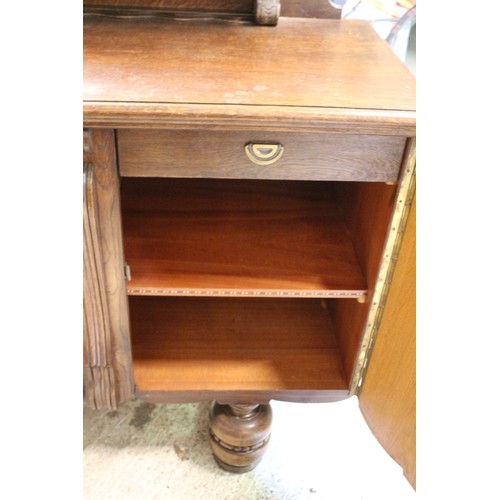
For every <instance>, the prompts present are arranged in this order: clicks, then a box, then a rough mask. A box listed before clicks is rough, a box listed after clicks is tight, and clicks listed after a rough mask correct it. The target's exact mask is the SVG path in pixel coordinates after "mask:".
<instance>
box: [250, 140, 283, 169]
mask: <svg viewBox="0 0 500 500" xmlns="http://www.w3.org/2000/svg"><path fill="white" fill-rule="evenodd" d="M284 150H285V148H284V147H283V146H282V145H281V144H254V143H250V144H247V145H246V146H245V153H246V155H247V156H248V158H249V159H250V161H252V162H253V163H256V164H257V165H271V163H274V162H276V161H278V160H279V159H280V158H281V155H282V154H283V151H284Z"/></svg>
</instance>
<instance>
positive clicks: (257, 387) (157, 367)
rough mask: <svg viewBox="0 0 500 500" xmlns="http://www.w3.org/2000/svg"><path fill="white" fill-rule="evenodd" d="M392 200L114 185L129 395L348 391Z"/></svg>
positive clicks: (129, 182) (307, 185)
mask: <svg viewBox="0 0 500 500" xmlns="http://www.w3.org/2000/svg"><path fill="white" fill-rule="evenodd" d="M394 195H395V186H394V185H388V184H385V183H373V182H372V183H369V182H366V183H364V182H326V181H282V180H280V181H270V180H241V179H239V180H232V179H173V178H138V177H127V178H122V179H121V206H122V217H123V220H122V224H123V240H124V252H125V258H126V261H127V263H128V265H129V266H130V270H131V280H130V281H128V283H127V293H128V296H129V312H130V323H131V336H132V352H133V363H134V376H135V382H136V390H137V392H142V393H155V392H157V393H158V392H162V391H165V392H168V393H170V394H175V393H176V392H177V393H184V394H189V393H191V394H193V393H194V392H196V391H204V392H207V391H208V392H210V391H212V393H217V392H218V391H219V392H221V393H224V392H225V391H257V392H258V391H263V392H266V393H267V394H268V395H269V397H272V396H273V395H274V396H276V395H278V394H281V395H283V393H285V392H287V391H290V394H292V393H293V395H294V396H293V398H292V399H294V400H304V399H307V398H309V399H310V398H311V397H312V395H314V394H315V391H323V400H324V399H325V397H326V399H327V400H328V398H330V399H331V400H335V399H338V398H339V395H341V394H345V395H347V393H348V389H349V384H350V380H351V376H352V374H353V369H354V365H355V360H356V355H357V350H358V347H359V343H360V339H361V335H362V332H363V328H364V323H365V320H366V316H367V312H368V307H369V302H370V296H371V293H372V292H373V288H374V285H375V280H376V276H377V271H378V265H379V262H380V258H381V252H382V248H383V244H384V241H385V237H386V231H387V227H388V224H389V220H390V216H391V213H392V207H393V200H394ZM193 391H194V392H193ZM325 395H326V396H325ZM318 397H319V396H318Z"/></svg>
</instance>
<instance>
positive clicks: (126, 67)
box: [84, 17, 415, 111]
mask: <svg viewBox="0 0 500 500" xmlns="http://www.w3.org/2000/svg"><path fill="white" fill-rule="evenodd" d="M414 94H415V79H414V77H413V76H412V75H411V73H410V72H409V71H408V70H407V69H406V68H405V67H404V66H403V64H402V63H399V61H398V60H396V58H395V57H394V55H393V54H392V52H391V49H390V48H389V47H388V46H387V45H386V44H384V43H383V41H381V40H380V38H379V36H378V35H377V33H376V32H375V31H374V30H373V29H372V28H371V26H370V25H369V24H368V23H367V22H363V21H339V20H324V19H302V18H295V19H292V18H284V19H282V20H281V22H280V24H279V25H278V26H277V27H276V28H273V29H270V28H268V27H260V26H232V25H228V24H220V23H189V22H180V23H179V22H175V21H172V22H169V21H166V20H152V19H147V20H141V19H108V18H102V17H86V18H85V20H84V100H85V101H89V102H94V104H95V103H96V102H103V103H117V102H121V103H131V102H133V103H172V104H175V103H178V104H182V103H184V104H186V103H190V104H194V103H197V104H199V105H202V104H205V105H206V104H210V105H220V104H225V105H228V104H232V105H241V104H244V105H255V106H262V105H272V106H285V107H288V106H299V107H300V106H305V107H327V108H330V107H332V108H358V109H371V110H401V111H405V110H410V111H413V110H414V109H415V95H414Z"/></svg>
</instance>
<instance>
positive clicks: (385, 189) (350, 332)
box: [330, 182, 396, 379]
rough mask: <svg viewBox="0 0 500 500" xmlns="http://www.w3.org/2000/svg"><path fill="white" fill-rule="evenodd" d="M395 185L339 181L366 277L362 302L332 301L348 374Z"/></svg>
mask: <svg viewBox="0 0 500 500" xmlns="http://www.w3.org/2000/svg"><path fill="white" fill-rule="evenodd" d="M395 193H396V186H395V185H394V186H393V185H387V184H383V183H351V182H348V183H342V184H339V193H338V194H339V199H340V201H341V202H342V209H343V212H344V215H345V220H346V224H347V227H348V229H349V231H350V233H351V237H352V241H353V245H354V249H355V252H356V255H357V257H358V262H359V264H360V266H361V271H362V272H363V274H364V276H365V277H366V282H367V286H368V296H367V300H366V302H365V303H363V304H360V303H358V302H356V301H332V302H331V304H330V307H331V310H332V321H333V323H334V327H335V331H336V332H337V336H338V340H339V346H340V348H341V352H342V357H343V362H344V369H345V372H346V374H347V376H348V379H349V378H350V377H351V375H352V373H353V371H354V367H355V364H356V359H357V355H358V350H359V345H360V342H361V337H362V334H363V330H364V327H365V323H366V318H367V315H368V311H369V309H370V304H371V301H372V297H373V292H374V289H375V285H376V281H377V275H378V270H379V266H380V259H381V255H382V251H383V249H384V242H385V239H386V236H387V230H388V227H389V223H390V220H391V215H392V212H393V207H394V200H395Z"/></svg>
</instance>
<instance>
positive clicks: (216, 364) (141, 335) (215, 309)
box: [129, 297, 347, 397]
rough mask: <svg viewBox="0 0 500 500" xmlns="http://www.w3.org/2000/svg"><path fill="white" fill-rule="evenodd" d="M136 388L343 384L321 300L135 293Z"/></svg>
mask: <svg viewBox="0 0 500 500" xmlns="http://www.w3.org/2000/svg"><path fill="white" fill-rule="evenodd" d="M129 302H130V317H131V331H132V349H133V359H134V361H133V364H134V375H135V382H136V390H137V391H138V392H149V391H278V392H279V391H316V390H324V391H338V395H339V396H341V395H343V396H344V397H345V396H346V395H347V383H346V380H345V377H344V372H343V368H342V363H341V360H340V356H339V352H338V346H337V340H336V338H335V335H334V333H333V331H332V325H331V322H330V317H329V313H328V309H327V308H326V305H325V304H324V302H323V301H321V300H294V299H241V298H216V299H214V298H193V297H186V298H182V297H129Z"/></svg>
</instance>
